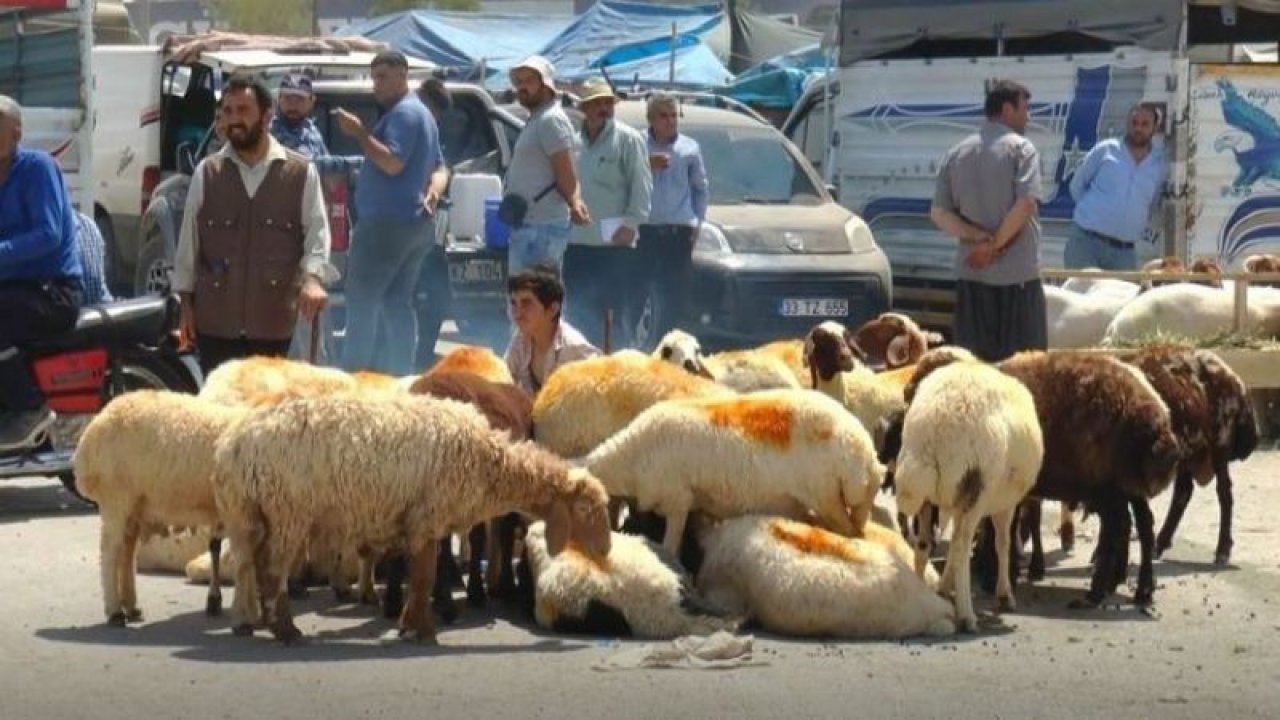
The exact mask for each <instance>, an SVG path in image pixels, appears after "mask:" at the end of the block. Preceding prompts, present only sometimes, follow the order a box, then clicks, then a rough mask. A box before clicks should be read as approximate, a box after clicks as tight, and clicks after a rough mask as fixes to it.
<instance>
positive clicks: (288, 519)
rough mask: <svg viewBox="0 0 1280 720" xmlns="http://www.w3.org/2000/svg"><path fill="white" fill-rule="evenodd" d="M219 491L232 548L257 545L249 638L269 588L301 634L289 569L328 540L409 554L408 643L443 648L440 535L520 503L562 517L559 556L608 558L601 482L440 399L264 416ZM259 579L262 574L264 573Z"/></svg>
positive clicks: (228, 455)
mask: <svg viewBox="0 0 1280 720" xmlns="http://www.w3.org/2000/svg"><path fill="white" fill-rule="evenodd" d="M215 461H216V463H215V464H216V472H215V483H214V488H215V494H216V497H217V501H218V508H219V510H220V511H221V512H222V514H223V519H224V522H225V523H226V527H227V531H228V534H229V536H230V537H231V538H232V543H233V544H235V545H238V546H240V547H245V548H252V550H253V552H252V554H251V556H250V557H252V562H246V561H245V560H246V557H242V558H241V563H240V567H239V574H238V575H237V578H236V598H235V609H236V615H237V618H238V620H239V621H240V624H239V626H238V627H237V632H244V631H245V630H249V631H251V629H252V625H250V624H249V623H251V622H252V621H253V620H255V619H256V616H257V607H256V605H255V603H253V602H252V601H251V598H252V597H253V595H252V594H251V593H249V592H247V588H246V585H248V586H249V587H253V586H254V585H256V586H257V587H259V588H261V594H262V601H263V609H264V611H265V612H266V613H267V615H268V616H269V617H272V620H271V626H270V627H271V630H272V633H273V634H274V635H275V637H276V638H278V639H280V640H283V641H285V642H286V643H288V642H292V641H293V640H296V639H298V638H299V637H300V636H301V633H300V631H299V630H298V628H297V627H296V626H295V625H294V624H293V620H292V616H291V613H290V609H289V603H288V599H287V596H286V595H285V593H283V589H284V583H283V577H284V573H285V570H286V569H287V568H288V566H289V563H290V561H291V560H292V559H293V558H294V557H296V556H297V555H298V554H299V553H300V551H301V550H302V549H303V548H304V547H305V545H306V544H307V543H308V542H309V541H311V540H312V539H314V538H327V539H329V540H331V541H332V542H341V543H342V544H343V546H344V547H351V546H354V547H358V548H360V549H361V552H362V554H365V555H374V554H379V553H383V552H386V551H388V550H392V549H399V550H402V551H404V552H405V553H406V554H407V556H408V559H409V590H408V594H407V598H406V601H405V606H404V610H403V612H402V613H401V616H400V622H399V635H400V637H401V638H405V639H409V638H416V639H418V640H419V641H421V642H430V643H434V642H435V622H434V618H433V617H432V614H431V613H430V612H428V611H427V610H426V604H427V603H426V598H427V592H428V589H429V588H431V587H432V586H433V585H434V582H435V573H436V560H437V551H436V542H437V541H438V540H439V539H440V538H442V537H444V536H446V535H447V534H449V533H451V532H456V531H458V530H461V529H463V528H469V527H471V526H472V525H475V524H476V523H478V522H480V521H482V520H486V519H488V518H491V517H495V516H497V515H499V514H502V513H505V512H509V511H511V510H514V509H521V510H524V511H526V512H529V513H531V514H532V515H534V516H537V517H541V518H543V519H546V520H547V521H548V530H547V538H548V539H547V542H548V546H549V551H550V552H551V554H553V555H554V554H558V553H559V552H560V550H561V549H562V548H564V547H565V545H566V544H567V543H568V542H569V541H570V540H573V541H576V542H578V543H579V544H580V546H581V547H582V548H583V549H584V551H586V552H587V553H589V554H590V555H592V556H593V557H604V556H606V555H608V552H609V546H610V532H609V524H608V512H607V505H608V496H607V495H606V493H605V491H604V488H603V487H602V486H601V484H600V482H599V481H598V480H596V479H595V478H593V477H592V476H591V475H590V474H589V473H587V472H586V471H585V470H581V469H571V468H570V467H569V465H568V464H567V463H565V462H564V461H563V460H560V459H559V458H557V457H555V456H554V455H552V454H550V453H548V452H546V451H544V450H542V449H541V448H538V447H537V446H535V445H533V444H532V443H528V442H525V443H519V444H515V445H513V444H511V442H510V439H509V438H508V436H507V435H506V433H503V432H500V431H495V430H492V429H491V428H490V427H489V424H488V422H487V421H486V420H485V418H484V416H483V415H482V414H481V413H480V411H479V410H477V409H476V408H475V407H473V406H471V405H467V404H465V403H459V402H456V401H453V400H443V399H437V398H433V397H426V396H409V395H381V396H368V395H363V394H339V395H331V396H325V397H314V398H302V399H296V400H289V401H286V402H284V403H281V404H279V405H276V406H274V407H270V408H265V409H262V410H258V411H256V412H255V413H254V414H253V415H251V416H250V417H248V418H246V419H245V421H244V422H243V423H241V424H239V425H237V426H236V427H235V428H234V429H232V430H231V431H229V432H227V433H225V434H224V435H223V437H222V438H221V439H220V441H219V443H218V448H217V451H216V453H215ZM255 576H256V577H255Z"/></svg>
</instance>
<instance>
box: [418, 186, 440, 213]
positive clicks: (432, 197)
mask: <svg viewBox="0 0 1280 720" xmlns="http://www.w3.org/2000/svg"><path fill="white" fill-rule="evenodd" d="M439 206H440V193H439V192H438V191H437V190H436V189H435V188H428V189H427V194H426V195H423V196H422V207H423V209H425V210H426V211H427V214H428V215H435V214H436V208H437V207H439Z"/></svg>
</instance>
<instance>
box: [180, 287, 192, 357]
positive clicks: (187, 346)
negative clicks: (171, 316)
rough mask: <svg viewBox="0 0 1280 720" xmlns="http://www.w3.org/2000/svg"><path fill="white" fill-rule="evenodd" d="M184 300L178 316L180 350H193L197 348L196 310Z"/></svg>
mask: <svg viewBox="0 0 1280 720" xmlns="http://www.w3.org/2000/svg"><path fill="white" fill-rule="evenodd" d="M187 300H188V299H187V298H184V301H183V303H182V310H181V312H180V313H179V316H178V349H179V350H184V351H185V350H192V349H194V348H195V346H196V309H195V308H194V307H192V305H191V303H190V302H188V301H187Z"/></svg>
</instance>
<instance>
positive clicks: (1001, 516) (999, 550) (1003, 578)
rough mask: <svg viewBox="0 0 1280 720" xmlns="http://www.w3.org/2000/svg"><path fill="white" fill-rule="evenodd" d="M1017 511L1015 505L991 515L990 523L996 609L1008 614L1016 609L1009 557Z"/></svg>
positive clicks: (1011, 549) (1011, 550)
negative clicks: (993, 531)
mask: <svg viewBox="0 0 1280 720" xmlns="http://www.w3.org/2000/svg"><path fill="white" fill-rule="evenodd" d="M1017 513H1018V509H1017V506H1016V505H1015V506H1014V507H1012V508H1009V509H1008V510H1005V511H1003V512H998V513H993V514H992V515H991V521H992V522H993V523H995V526H996V558H997V562H996V566H997V567H996V572H997V575H996V607H997V608H999V610H1000V611H1001V612H1010V611H1012V610H1014V609H1016V608H1017V607H1018V603H1017V601H1016V600H1014V597H1013V583H1012V581H1011V580H1010V567H1009V556H1010V554H1012V552H1013V538H1012V537H1010V534H1011V533H1012V532H1013V518H1014V516H1015V515H1017Z"/></svg>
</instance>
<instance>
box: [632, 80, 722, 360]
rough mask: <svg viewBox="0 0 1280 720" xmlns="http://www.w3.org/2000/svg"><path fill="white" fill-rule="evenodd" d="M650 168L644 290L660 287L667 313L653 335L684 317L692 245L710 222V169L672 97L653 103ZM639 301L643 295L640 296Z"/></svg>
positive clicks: (642, 249) (643, 235)
mask: <svg viewBox="0 0 1280 720" xmlns="http://www.w3.org/2000/svg"><path fill="white" fill-rule="evenodd" d="M646 115H647V119H648V121H649V132H648V141H649V167H650V169H651V170H652V171H653V195H652V199H651V203H650V204H651V206H652V207H651V209H650V211H649V220H648V222H647V223H645V224H644V225H641V226H640V243H639V245H638V246H637V249H638V250H639V253H640V261H641V265H642V267H643V268H644V271H643V272H641V273H637V275H636V281H637V282H638V283H640V287H642V288H643V287H644V286H645V285H647V284H648V283H650V282H653V283H656V284H657V285H658V287H659V288H660V289H661V290H660V291H661V293H662V295H663V296H664V297H665V298H666V300H667V302H666V308H667V312H666V313H665V316H664V317H659V318H657V319H656V320H655V327H654V337H655V338H658V337H662V335H663V334H664V333H666V332H667V330H670V329H671V328H673V327H675V326H676V325H677V324H679V323H680V322H681V321H682V320H683V319H684V313H685V309H686V307H687V306H688V301H689V283H690V279H691V276H692V273H693V246H694V243H695V242H696V241H697V238H698V231H699V229H700V228H701V227H702V223H703V222H704V221H705V220H706V219H707V199H708V190H707V170H706V167H705V166H704V164H703V162H702V148H701V147H699V146H698V141H697V140H694V139H693V138H691V137H689V136H688V135H684V134H682V133H681V132H680V104H679V102H678V101H677V100H676V99H675V97H673V96H671V95H667V94H665V93H657V94H655V95H654V96H653V97H651V98H650V99H649V104H648V107H647V108H646ZM636 297H637V298H639V297H641V296H640V295H639V294H638V293H637V294H636Z"/></svg>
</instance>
